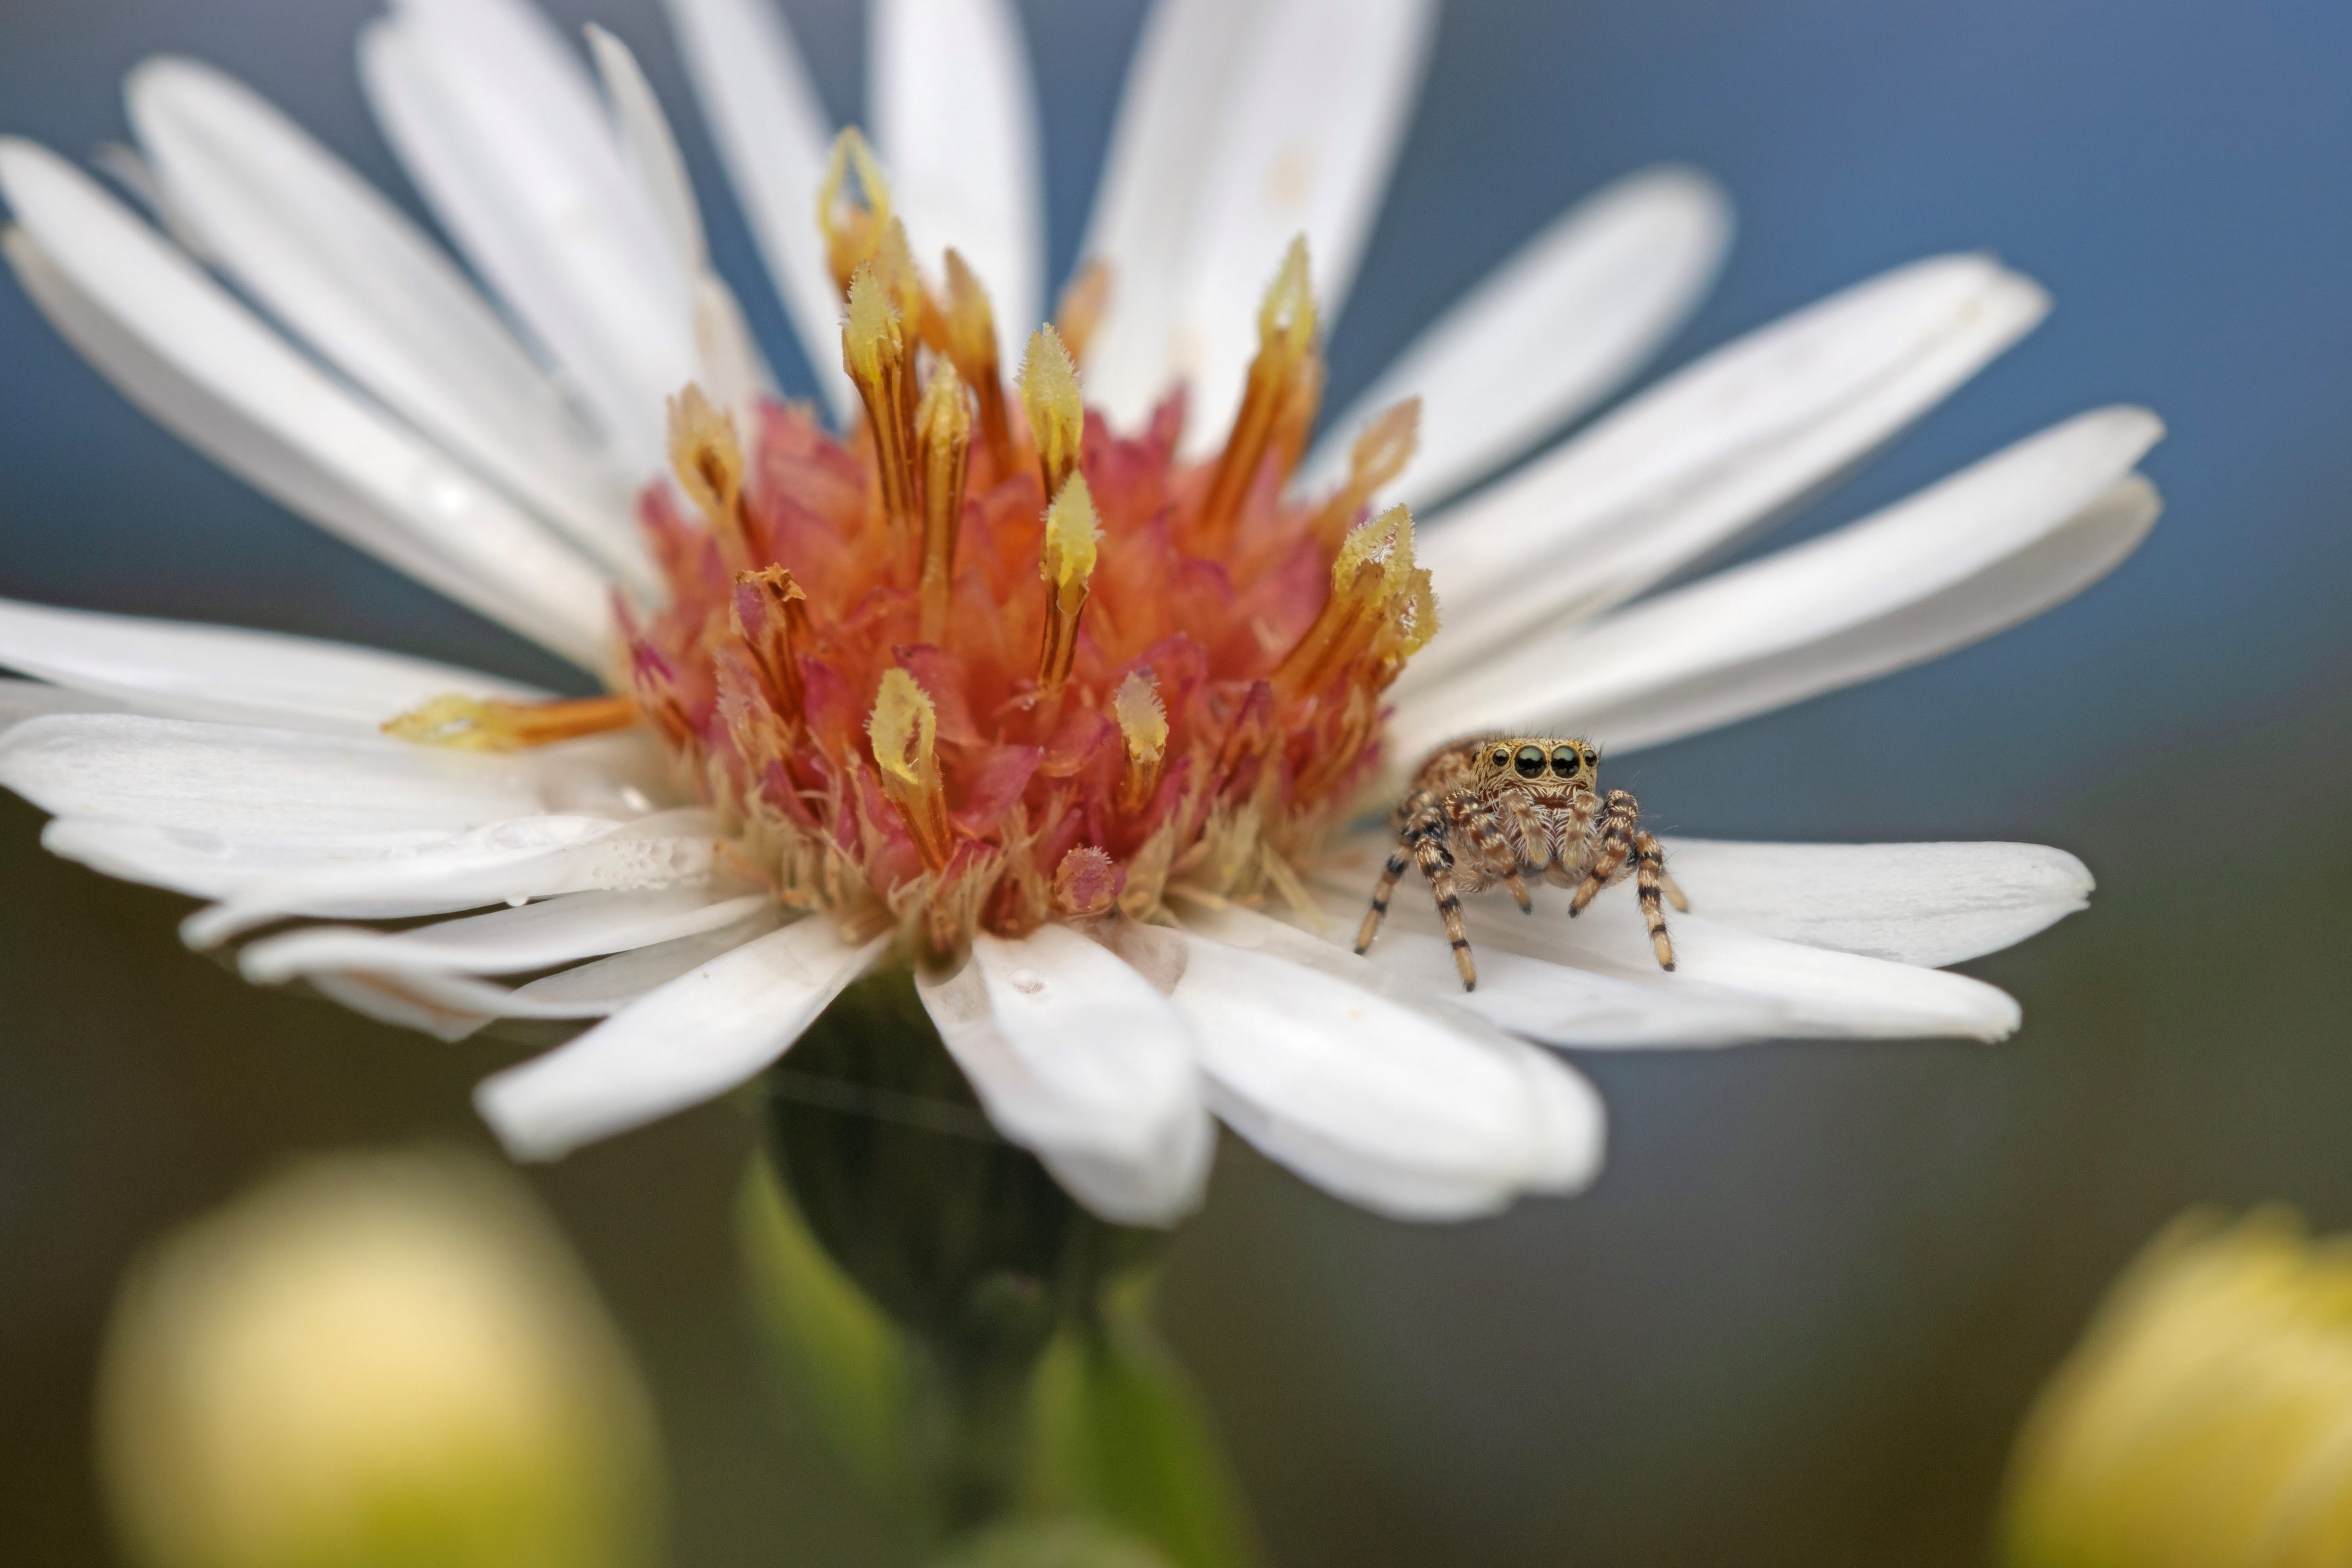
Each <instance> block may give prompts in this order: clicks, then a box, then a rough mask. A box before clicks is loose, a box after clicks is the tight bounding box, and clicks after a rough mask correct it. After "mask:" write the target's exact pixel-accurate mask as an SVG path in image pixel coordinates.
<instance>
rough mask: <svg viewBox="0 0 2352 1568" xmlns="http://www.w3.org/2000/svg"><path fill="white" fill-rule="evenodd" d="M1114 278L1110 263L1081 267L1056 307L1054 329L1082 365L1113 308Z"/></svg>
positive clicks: (1102, 261) (1100, 261) (1097, 260)
mask: <svg viewBox="0 0 2352 1568" xmlns="http://www.w3.org/2000/svg"><path fill="white" fill-rule="evenodd" d="M1112 278H1113V274H1112V271H1111V265H1110V263H1109V262H1108V261H1107V260H1105V259H1104V258H1101V257H1099V256H1097V257H1095V258H1092V259H1091V260H1089V261H1088V262H1087V264H1086V265H1085V266H1083V267H1081V268H1078V274H1077V276H1076V277H1075V278H1073V279H1070V281H1069V283H1068V284H1067V285H1066V286H1065V287H1064V289H1062V297H1061V299H1060V300H1057V301H1055V305H1054V330H1055V331H1057V332H1059V333H1061V334H1062V346H1063V347H1064V348H1066V349H1068V350H1069V351H1070V358H1071V359H1072V360H1073V361H1075V362H1076V363H1079V364H1084V363H1087V344H1089V343H1091V342H1094V339H1095V329H1096V328H1097V327H1099V326H1101V325H1102V320H1103V317H1104V315H1105V314H1106V313H1108V310H1109V309H1110V294H1111V282H1112Z"/></svg>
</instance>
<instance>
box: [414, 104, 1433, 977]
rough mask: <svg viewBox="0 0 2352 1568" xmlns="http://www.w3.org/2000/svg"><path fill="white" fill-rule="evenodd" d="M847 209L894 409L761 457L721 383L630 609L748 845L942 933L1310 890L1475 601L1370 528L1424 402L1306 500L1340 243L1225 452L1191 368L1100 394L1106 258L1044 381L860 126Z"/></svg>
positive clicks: (796, 886)
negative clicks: (1094, 406)
mask: <svg viewBox="0 0 2352 1568" xmlns="http://www.w3.org/2000/svg"><path fill="white" fill-rule="evenodd" d="M849 174H856V176H857V178H858V182H859V183H860V184H862V185H863V187H864V189H865V192H866V203H865V205H853V204H851V203H849V202H847V201H846V200H845V196H844V194H843V193H844V187H845V184H846V183H847V176H848V175H849ZM822 207H823V216H824V224H825V229H826V239H827V242H828V249H829V255H830V257H831V260H832V265H833V268H834V271H835V277H836V279H837V280H838V281H839V283H840V285H841V287H842V292H843V298H844V302H845V322H844V326H843V331H842V362H843V365H844V367H845V369H846V370H847V371H848V373H849V375H850V378H851V379H852V380H853V381H854V382H855V383H856V386H857V390H858V393H859V395H860V396H861V398H862V400H863V402H864V405H865V415H866V417H865V418H864V419H863V420H862V421H861V422H859V423H858V425H857V426H856V428H855V429H853V430H852V431H851V432H850V434H849V435H848V436H847V437H843V438H836V437H833V436H831V435H829V434H828V433H826V432H825V431H824V429H823V428H821V427H820V426H818V424H817V423H816V421H815V419H814V416H812V414H811V413H810V411H809V410H807V409H806V408H803V407H799V406H791V407H787V406H779V405H763V406H762V407H761V409H760V411H759V420H760V429H759V430H758V432H757V437H758V438H757V440H756V441H754V442H752V443H750V445H749V451H748V455H747V449H746V446H745V444H744V443H743V442H741V441H740V439H739V437H738V433H737V432H736V430H735V429H734V428H733V426H732V425H731V423H730V419H729V418H728V416H725V415H724V414H722V413H720V412H719V411H718V410H717V409H715V408H714V407H713V406H712V405H710V404H709V402H708V401H707V400H706V399H705V398H704V397H703V396H702V395H700V393H699V392H698V391H697V390H695V389H693V388H688V390H687V391H686V392H685V393H684V394H682V395H680V396H679V397H678V398H677V399H676V400H674V402H673V404H672V405H671V410H670V455H671V458H672V465H673V468H674V470H675V473H676V477H677V493H678V494H682V495H683V496H684V497H685V498H686V500H687V501H688V503H689V505H690V510H688V507H681V506H679V505H678V504H677V500H676V497H675V496H674V494H673V492H671V491H670V490H669V489H667V487H655V488H651V489H648V490H647V491H646V496H645V497H644V500H643V501H642V503H641V508H640V511H641V516H642V520H643V522H644V526H645V527H646V531H647V533H648V536H649V537H650V539H651V541H652V544H653V547H654V552H655V554H656V558H657V560H658V562H659V563H660V566H661V569H662V573H663V575H664V577H665V578H666V579H667V584H668V586H669V590H670V600H669V603H668V604H667V605H666V606H664V607H662V608H660V609H658V610H656V611H652V612H646V613H642V614H639V613H632V612H631V611H630V610H628V608H627V607H626V606H624V607H623V611H622V625H623V633H624V637H625V646H626V659H625V674H624V676H623V677H622V679H620V680H619V681H616V682H615V685H616V687H617V688H618V689H621V690H623V691H625V692H626V693H627V695H628V696H630V697H631V698H633V699H634V700H635V707H636V710H637V711H638V712H639V713H641V714H642V715H643V717H644V718H645V719H646V721H647V722H649V723H650V724H651V725H652V726H653V728H654V729H655V730H656V731H658V732H659V733H660V734H661V736H662V737H663V738H664V740H665V741H666V742H667V744H668V745H669V747H670V748H671V749H672V750H673V751H674V752H676V753H677V756H678V757H679V758H680V759H681V760H682V762H683V763H684V764H685V765H686V767H687V768H688V772H689V773H690V774H691V775H692V777H693V778H694V779H695V781H696V782H697V784H698V787H699V788H700V789H701V790H702V791H703V792H704V794H705V795H707V797H708V798H709V801H710V803H711V804H712V805H714V806H715V807H716V808H717V809H718V811H719V814H720V816H721V818H722V820H723V822H724V823H725V825H726V826H727V829H728V831H729V833H730V835H731V836H732V838H733V841H734V844H735V846H736V847H737V850H738V852H739V856H740V862H741V868H742V869H743V870H745V871H746V872H747V873H749V874H751V875H753V876H756V877H757V878H759V879H761V880H762V881H764V882H766V883H767V884H769V885H771V886H772V887H773V889H775V890H776V892H777V893H778V894H779V895H780V896H781V897H782V899H784V900H786V901H788V902H791V903H793V904H797V905H800V906H802V907H804V908H812V909H819V910H824V911H825V912H826V913H828V914H830V915H831V916H833V917H834V918H835V920H836V921H841V922H842V923H844V924H845V925H847V926H852V927H857V928H861V929H878V928H879V927H880V926H882V925H884V924H886V923H887V924H896V925H898V926H899V927H900V928H901V929H902V930H903V931H905V932H906V934H907V935H908V938H909V939H910V940H911V941H913V942H916V943H917V944H919V946H921V947H923V948H927V949H929V950H930V951H933V952H953V951H956V950H958V949H960V948H961V945H963V944H964V943H966V942H969V940H970V938H971V934H972V932H973V931H976V930H983V931H992V932H995V933H998V934H1002V935H1019V934H1023V933H1024V932H1026V931H1031V930H1034V928H1035V927H1036V926H1037V925H1039V924H1040V923H1042V922H1043V921H1047V920H1050V919H1055V918H1056V917H1086V916H1092V915H1098V914H1102V913H1105V912H1108V910H1111V909H1113V908H1114V907H1115V908H1118V909H1119V910H1125V911H1126V912H1128V913H1129V914H1131V915H1135V916H1138V917H1149V916H1150V915H1153V914H1154V913H1156V912H1157V911H1158V910H1159V909H1160V901H1161V900H1162V898H1163V896H1164V895H1165V894H1166V893H1167V892H1168V891H1169V890H1170V889H1171V888H1172V887H1184V888H1187V889H1192V890H1195V891H1198V892H1202V893H1206V894H1210V895H1213V896H1215V897H1219V898H1225V899H1238V900H1252V901H1255V900H1262V899H1264V898H1265V897H1266V896H1267V895H1269V894H1271V895H1274V896H1276V897H1281V898H1286V899H1288V900H1294V901H1297V902H1298V903H1301V904H1303V903H1304V902H1305V896H1304V893H1303V891H1302V890H1301V889H1300V886H1299V880H1298V872H1299V871H1300V869H1301V868H1304V866H1305V865H1306V864H1307V861H1308V859H1309V858H1311V857H1312V856H1313V854H1314V853H1315V851H1316V849H1317V847H1318V845H1319V843H1320V841H1321V839H1322V837H1323V836H1324V834H1325V833H1326V831H1327V830H1328V827H1329V826H1331V825H1332V823H1333V821H1334V819H1335V817H1336V816H1338V815H1339V812H1340V811H1341V809H1342V808H1343V807H1344V806H1345V805H1346V804H1347V802H1348V799H1349V796H1350V795H1351V794H1352V793H1353V791H1354V789H1355V788H1356V787H1357V786H1359V785H1360V784H1362V783H1364V782H1365V781H1366V779H1367V776H1368V774H1369V773H1370V770H1371V769H1372V768H1373V766H1374V765H1375V763H1376V762H1377V760H1378V751H1379V746H1380V736H1381V706H1380V699H1381V693H1382V692H1383V691H1385V690H1386V689H1387V688H1388V687H1389V685H1390V684H1391V682H1392V681H1393V680H1394V679H1396V677H1397V675H1398V674H1399V672H1400V671H1401V670H1402V668H1403V666H1404V662H1405V660H1406V659H1407V658H1409V657H1411V655H1412V654H1413V653H1414V652H1415V651H1416V650H1418V649H1419V648H1420V647H1422V646H1423V645H1424V644H1425V643H1426V642H1427V641H1428V640H1429V638H1430V637H1431V636H1433V634H1434V632H1435V631H1436V627H1437V611H1436V602H1435V600H1434V598H1433V595H1432V594H1431V591H1430V585H1429V576H1428V574H1427V573H1426V572H1425V571H1423V570H1421V569H1419V568H1418V567H1416V566H1415V565H1414V563H1413V552H1412V519H1411V517H1410V516H1409V514H1408V513H1407V512H1406V510H1405V509H1404V508H1402V507H1397V508H1394V509H1391V510H1389V511H1387V512H1385V513H1383V514H1382V515H1381V516H1380V517H1379V518H1377V519H1373V520H1370V521H1366V513H1367V511H1368V510H1369V507H1368V503H1369V501H1370V497H1371V495H1372V493H1373V492H1374V491H1375V490H1376V489H1377V488H1378V487H1379V486H1381V484H1383V483H1386V482H1387V481H1388V480H1389V479H1392V478H1393V477H1394V476H1395V475H1396V474H1397V473H1398V472H1399V471H1400V470H1402V468H1403V466H1404V464H1405V462H1406V460H1407V459H1408V458H1410V457H1411V455H1412V446H1413V440H1414V431H1415V426H1416V422H1417V416H1418V407H1417V405H1416V404H1413V403H1407V404H1404V405H1400V406H1399V407H1398V408H1396V409H1393V410H1391V412H1390V413H1389V414H1387V415H1385V416H1382V417H1381V418H1380V419H1379V420H1376V421H1375V422H1374V423H1373V424H1372V426H1370V427H1369V428H1368V429H1367V430H1366V432H1365V433H1364V435H1363V437H1361V438H1360V439H1359V441H1358V442H1357V444H1356V447H1355V452H1354V459H1353V463H1352V467H1351V471H1350V474H1349V479H1348V480H1347V481H1346V482H1345V483H1344V484H1343V485H1342V486H1341V487H1340V488H1339V490H1338V491H1337V492H1336V493H1334V494H1332V495H1330V496H1328V497H1325V498H1320V499H1318V500H1295V499H1290V498H1286V495H1285V493H1284V492H1285V487H1286V483H1287V481H1288V480H1289V479H1290V478H1291V475H1292V473H1293V471H1294V469H1295V468H1297V463H1298V460H1299V458H1300V455H1301V453H1302V450H1303V448H1304V446H1305V443H1306V439H1307V435H1308V433H1309V431H1310V430H1311V428H1312V426H1313V425H1314V421H1315V416H1316V414H1317V411H1318V405H1319V401H1320V395H1321V392H1322V385H1323V364H1322V359H1321V356H1320V354H1319V353H1318V350H1317V346H1316V312H1315V301H1314V299H1313V296H1312V293H1311V291H1310V289H1309V288H1308V281H1307V251H1306V246H1305V243H1304V241H1303V240H1300V241H1295V242H1293V244H1292V247H1291V248H1290V252H1289V254H1288V256H1287V257H1286V258H1285V260H1284V262H1283V265H1282V268H1281V270H1280V272H1279V273H1278V274H1277V276H1276V279H1275V280H1274V282H1273V284H1272V286H1271V287H1270V288H1269V289H1267V291H1266V294H1265V303H1264V306H1263V308H1262V309H1261V310H1260V311H1259V318H1258V329H1259V346H1258V351H1257V354H1256V356H1255V360H1254V361H1253V362H1252V363H1251V365H1250V369H1249V373H1248V382H1247V384H1246V387H1245V390H1244V396H1243V399H1242V404H1241V408H1240V411H1239V413H1238V414H1237V415H1236V416H1235V417H1234V424H1233V427H1232V429H1231V431H1230V432H1229V433H1228V434H1227V436H1226V438H1225V441H1224V443H1223V447H1222V448H1220V449H1219V450H1218V451H1217V452H1215V453H1214V454H1213V456H1211V457H1209V458H1205V459H1203V460H1202V461H1198V462H1183V461H1180V460H1179V458H1178V457H1177V447H1178V440H1179V437H1180V435H1181V431H1182V427H1183V423H1184V410H1185V399H1184V395H1183V393H1182V392H1181V390H1179V391H1178V392H1176V393H1174V394H1173V395H1171V396H1170V397H1169V398H1168V399H1167V400H1166V401H1165V402H1163V403H1162V404H1161V405H1160V407H1159V408H1158V409H1156V410H1155V411H1154V412H1153V414H1152V415H1151V416H1150V420H1149V421H1148V422H1147V424H1146V425H1145V426H1144V427H1143V428H1142V429H1141V430H1139V431H1136V432H1134V433H1132V434H1126V435H1122V434H1118V433H1115V432H1113V431H1112V430H1111V429H1110V428H1109V427H1108V426H1107V425H1106V423H1105V421H1104V419H1103V417H1102V416H1101V415H1100V414H1099V413H1097V412H1093V411H1089V410H1087V409H1086V408H1085V407H1084V405H1083V403H1082V401H1081V397H1080V392H1079V376H1080V366H1081V365H1082V363H1083V356H1084V354H1085V351H1086V347H1087V339H1088V337H1089V336H1090V335H1091V331H1092V326H1093V322H1094V321H1095V320H1096V319H1097V317H1098V316H1099V314H1100V312H1101V310H1103V308H1104V304H1105V297H1106V292H1107V289H1108V286H1109V285H1108V279H1107V275H1106V274H1105V273H1104V271H1103V270H1102V269H1100V268H1090V269H1088V270H1087V272H1086V273H1083V274H1082V275H1081V277H1080V279H1079V281H1078V282H1077V283H1076V284H1075V285H1073V287H1072V289H1071V290H1070V291H1069V292H1068V293H1066V294H1065V296H1064V298H1063V301H1062V305H1061V308H1060V310H1059V312H1058V321H1057V322H1056V324H1055V325H1051V326H1046V327H1043V328H1041V329H1039V331H1037V332H1036V333H1035V335H1034V337H1033V338H1032V339H1031V340H1030V342H1029V345H1028V352H1027V353H1026V354H1025V356H1024V360H1023V363H1022V367H1021V372H1020V374H1019V376H1018V380H1017V391H1018V396H1017V397H1010V396H1008V395H1007V389H1006V388H1005V386H1004V384H1003V379H1002V374H1001V371H1000V368H999V364H998V355H997V347H996V329H995V322H994V321H993V319H992V314H991V309H990V304H989V300H988V296H987V294H986V292H985V290H984V289H982V286H981V283H980V281H979V279H976V278H974V277H973V275H972V274H971V270H970V269H969V268H967V267H966V266H965V265H964V263H963V261H962V259H961V258H960V257H959V256H958V255H957V254H956V253H955V252H953V251H950V252H948V253H947V256H946V258H945V262H946V265H945V268H944V274H945V282H946V286H945V288H944V289H938V290H935V289H932V288H930V287H929V285H928V284H927V283H926V282H925V280H924V279H922V278H921V277H920V276H919V275H918V273H917V271H916V269H915V267H914V265H913V262H912V260H911V258H910V256H909V252H908V246H907V241H906V237H905V232H904V230H903V228H902V227H901V226H900V225H899V223H898V219H897V218H896V217H895V216H892V214H891V212H890V210H889V204H888V196H887V187H885V186H884V185H883V184H882V182H881V179H880V176H879V174H878V173H877V171H876V170H875V168H874V166H873V163H872V160H871V157H870V155H869V154H867V153H866V151H865V147H864V143H863V142H861V141H859V140H857V139H856V133H855V132H845V134H844V137H843V139H842V142H840V143H839V144H837V145H836V148H835V160H834V170H833V174H832V177H831V178H830V179H829V181H828V183H827V187H826V190H825V194H824V199H823V204H822ZM1111 303H1112V305H1113V308H1115V304H1116V301H1115V300H1113V301H1111ZM437 718H438V721H439V722H440V723H441V724H442V725H443V726H445V728H446V726H447V725H448V724H449V723H450V722H451V720H452V716H451V715H448V714H440V715H438V716H437ZM500 722H503V723H506V724H508V725H509V726H510V727H511V726H512V725H513V724H515V723H516V722H517V721H516V720H514V719H513V717H512V716H502V717H501V718H500ZM486 728H487V726H486Z"/></svg>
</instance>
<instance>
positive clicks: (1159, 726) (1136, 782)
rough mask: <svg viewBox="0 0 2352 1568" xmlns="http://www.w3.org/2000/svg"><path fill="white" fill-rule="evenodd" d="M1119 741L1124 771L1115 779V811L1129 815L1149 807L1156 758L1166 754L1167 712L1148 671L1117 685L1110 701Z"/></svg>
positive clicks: (1157, 777)
mask: <svg viewBox="0 0 2352 1568" xmlns="http://www.w3.org/2000/svg"><path fill="white" fill-rule="evenodd" d="M1110 710H1111V713H1112V715H1113V716H1114V717H1116V718H1117V719H1118V733H1119V738H1120V739H1121V740H1123V741H1125V742H1127V772H1126V773H1125V775H1124V776H1122V777H1121V778H1120V780H1119V785H1118V808H1119V810H1120V811H1122V812H1124V813H1126V814H1127V815H1128V816H1134V815H1136V814H1137V813H1138V812H1139V811H1141V810H1142V809H1143V808H1144V807H1145V806H1147V805H1150V804H1151V794H1152V791H1154V790H1156V789H1158V788H1159V787H1160V758H1161V757H1163V756H1165V755H1166V754H1167V752H1168V709H1167V706H1166V705H1165V704H1164V703H1162V702H1161V701H1160V692H1159V690H1158V689H1157V688H1156V686H1155V684H1154V682H1153V680H1152V678H1151V672H1150V670H1148V669H1139V670H1136V671H1134V672H1133V673H1132V674H1130V675H1129V676H1128V678H1127V679H1125V680H1122V681H1120V682H1119V683H1118V692H1117V693H1116V694H1114V695H1113V696H1112V698H1111V703H1110Z"/></svg>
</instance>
